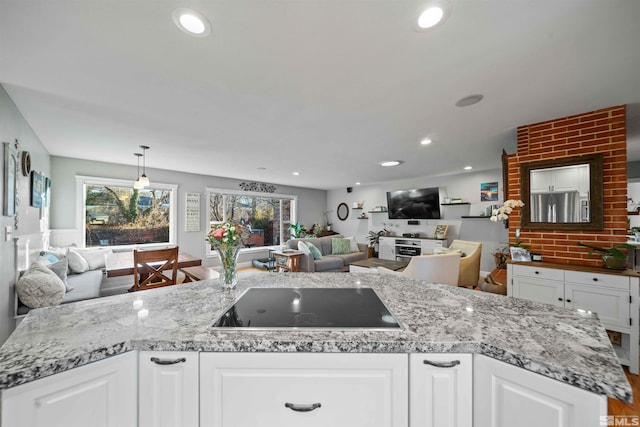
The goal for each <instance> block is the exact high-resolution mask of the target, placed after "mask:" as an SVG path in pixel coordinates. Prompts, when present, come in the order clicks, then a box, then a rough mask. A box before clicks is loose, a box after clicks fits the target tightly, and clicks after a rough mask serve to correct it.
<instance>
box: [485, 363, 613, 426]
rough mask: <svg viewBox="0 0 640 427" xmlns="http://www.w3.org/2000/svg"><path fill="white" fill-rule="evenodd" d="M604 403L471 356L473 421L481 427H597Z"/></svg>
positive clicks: (539, 377) (604, 412) (591, 395)
mask: <svg viewBox="0 0 640 427" xmlns="http://www.w3.org/2000/svg"><path fill="white" fill-rule="evenodd" d="M606 415H607V399H606V397H605V396H601V395H598V394H594V393H591V392H588V391H585V390H582V389H579V388H577V387H573V386H570V385H568V384H565V383H561V382H560V381H556V380H553V379H550V378H547V377H544V376H542V375H539V374H536V373H533V372H530V371H526V370H524V369H521V368H517V367H515V366H513V365H509V364H506V363H503V362H500V361H498V360H494V359H491V358H489V357H486V356H482V355H474V356H473V418H474V425H476V426H483V427H513V426H518V427H540V426H544V427H598V426H601V425H602V424H601V423H600V419H601V417H606Z"/></svg>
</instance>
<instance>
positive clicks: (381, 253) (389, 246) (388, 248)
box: [378, 237, 396, 260]
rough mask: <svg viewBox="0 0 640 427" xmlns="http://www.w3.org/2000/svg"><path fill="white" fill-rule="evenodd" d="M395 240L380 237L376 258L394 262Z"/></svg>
mask: <svg viewBox="0 0 640 427" xmlns="http://www.w3.org/2000/svg"><path fill="white" fill-rule="evenodd" d="M395 246H396V239H394V238H393V237H380V240H379V241H378V258H380V259H390V260H395V259H396V254H395Z"/></svg>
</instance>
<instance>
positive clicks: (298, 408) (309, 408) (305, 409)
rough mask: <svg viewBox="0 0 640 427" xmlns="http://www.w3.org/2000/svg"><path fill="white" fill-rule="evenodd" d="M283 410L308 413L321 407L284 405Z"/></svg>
mask: <svg viewBox="0 0 640 427" xmlns="http://www.w3.org/2000/svg"><path fill="white" fill-rule="evenodd" d="M284 406H285V408H289V409H291V410H292V411H296V412H310V411H313V410H314V409H318V408H319V407H321V406H322V405H321V404H320V403H312V404H311V405H296V404H295V403H288V402H287V403H285V404H284Z"/></svg>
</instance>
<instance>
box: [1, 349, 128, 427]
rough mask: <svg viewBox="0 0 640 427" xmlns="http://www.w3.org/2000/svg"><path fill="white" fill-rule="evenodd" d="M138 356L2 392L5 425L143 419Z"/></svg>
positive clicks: (66, 425)
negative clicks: (140, 413) (139, 394)
mask: <svg viewBox="0 0 640 427" xmlns="http://www.w3.org/2000/svg"><path fill="white" fill-rule="evenodd" d="M136 366H137V354H136V352H130V353H126V354H122V355H119V356H114V357H110V358H108V359H105V360H102V361H99V362H94V363H90V364H88V365H85V366H81V367H79V368H75V369H72V370H69V371H66V372H62V373H59V374H56V375H52V376H49V377H45V378H42V379H39V380H35V381H32V382H30V383H27V384H24V385H20V386H17V387H13V388H10V389H8V390H5V391H3V392H2V410H1V411H0V412H1V413H2V421H1V422H0V424H1V425H2V426H6V427H56V426H60V427H87V426H96V427H127V426H131V427H133V426H136V425H137V420H138V412H137V410H138V396H137V373H136Z"/></svg>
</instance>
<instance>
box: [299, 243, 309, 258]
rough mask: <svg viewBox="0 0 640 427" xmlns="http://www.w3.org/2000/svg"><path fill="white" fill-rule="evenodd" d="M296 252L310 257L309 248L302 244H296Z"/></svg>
mask: <svg viewBox="0 0 640 427" xmlns="http://www.w3.org/2000/svg"><path fill="white" fill-rule="evenodd" d="M298 250H299V251H300V252H302V253H303V254H305V255H311V251H310V250H309V246H307V245H306V244H305V243H304V242H298Z"/></svg>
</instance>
